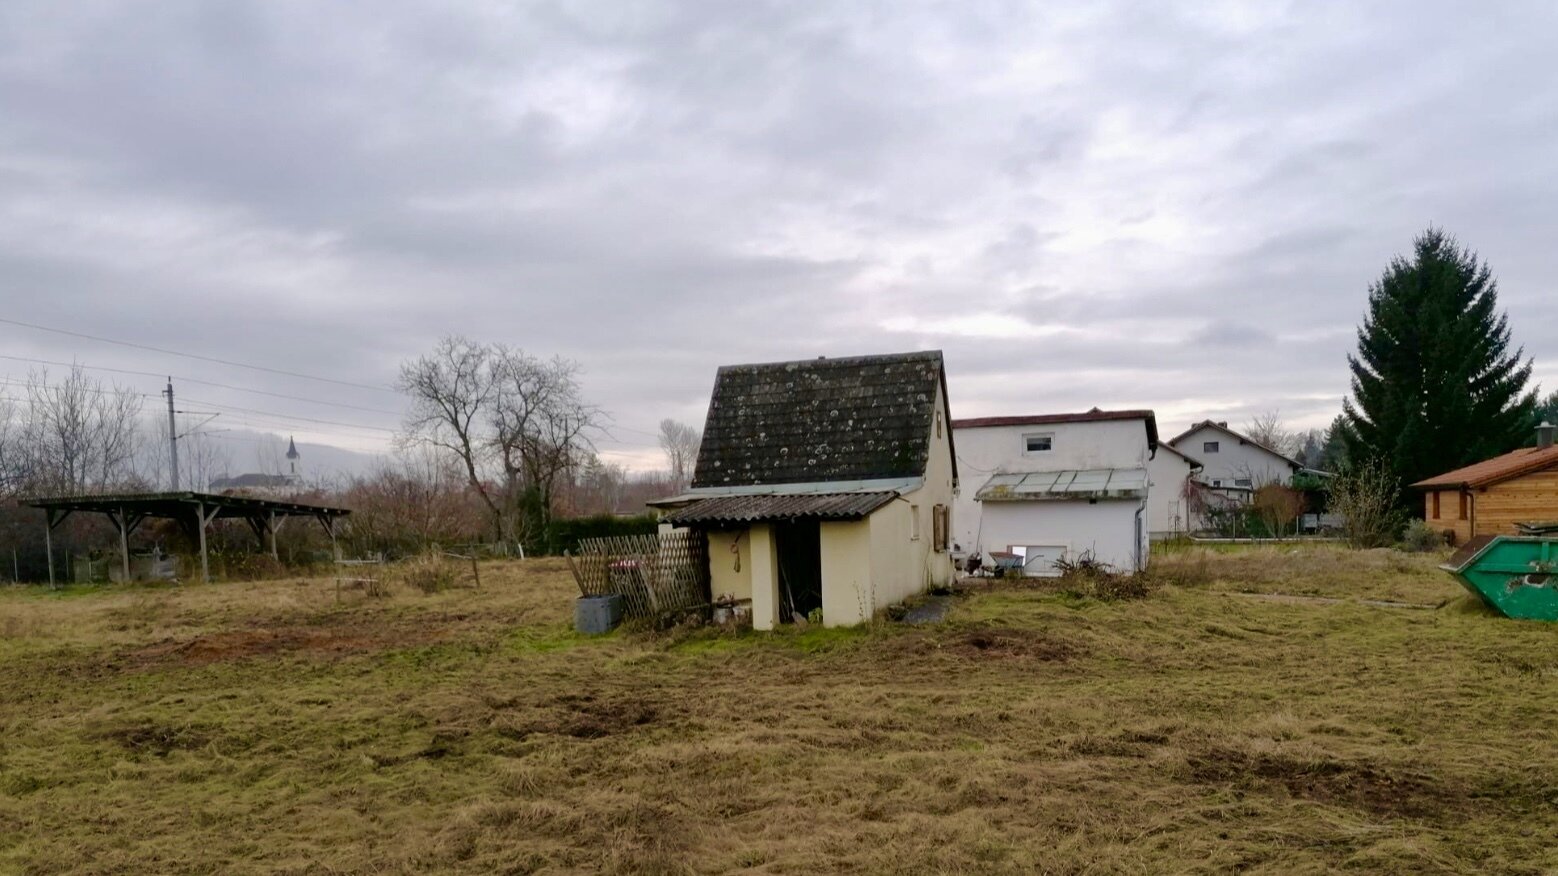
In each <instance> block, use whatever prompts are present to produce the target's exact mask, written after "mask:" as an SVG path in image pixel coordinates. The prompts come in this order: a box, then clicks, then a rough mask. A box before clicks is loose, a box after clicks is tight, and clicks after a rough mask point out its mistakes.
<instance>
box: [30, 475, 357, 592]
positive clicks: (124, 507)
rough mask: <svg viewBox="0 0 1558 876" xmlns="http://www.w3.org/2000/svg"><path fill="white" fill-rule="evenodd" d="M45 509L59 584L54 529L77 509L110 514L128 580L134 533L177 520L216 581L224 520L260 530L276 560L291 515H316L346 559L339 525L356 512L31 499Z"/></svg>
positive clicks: (186, 495) (128, 499)
mask: <svg viewBox="0 0 1558 876" xmlns="http://www.w3.org/2000/svg"><path fill="white" fill-rule="evenodd" d="M26 504H27V505H29V506H31V507H33V508H42V509H43V513H44V516H45V522H46V524H47V527H46V528H45V529H44V534H43V540H44V547H45V549H46V550H47V551H48V554H49V584H50V585H51V586H52V585H53V584H54V536H53V533H54V528H55V527H57V526H59V525H60V524H61V523H62V522H64V520H65V518H66V517H69V516H70V515H71V514H74V513H75V512H77V511H83V512H90V513H94V514H103V515H106V516H107V517H108V519H109V521H110V522H112V523H113V524H114V529H116V530H117V531H118V532H119V552H120V557H121V559H122V561H123V564H124V565H123V570H124V579H125V580H126V581H129V580H130V533H132V532H134V531H135V528H136V527H137V526H139V525H140V524H141V521H143V520H145V519H146V518H148V517H159V518H164V519H169V520H177V521H178V522H179V524H180V525H182V526H183V527H184V528H185V530H186V531H188V532H189V533H190V535H191V536H193V537H195V538H196V539H198V541H199V544H200V577H201V580H203V581H206V582H209V581H210V580H211V567H210V563H209V561H208V559H207V557H206V527H208V526H210V525H211V523H212V522H213V521H215V520H216V519H218V518H221V517H237V518H241V519H243V520H244V521H246V522H247V523H248V524H249V527H250V528H251V529H253V530H254V534H255V537H257V538H258V539H259V541H260V549H261V550H266V549H269V551H270V555H271V557H273V558H276V531H277V530H278V529H280V528H281V525H282V524H283V523H285V522H286V520H287V518H289V517H312V518H314V519H315V520H318V521H319V523H320V525H321V526H323V527H324V528H325V532H326V533H328V534H329V536H330V547H331V549H332V550H333V551H334V552H335V553H336V556H337V557H338V558H339V556H340V548H339V547H338V546H337V545H336V542H335V531H336V525H337V523H338V522H339V521H340V519H341V518H342V517H345V516H346V515H348V514H350V513H352V512H351V511H349V510H348V509H346V508H332V507H329V506H326V505H309V504H305V503H302V502H277V501H272V500H270V499H251V498H248V497H245V496H220V495H216V494H214V493H193V492H183V493H124V494H117V495H104V496H56V497H50V498H37V499H30V500H28V501H27V503H26Z"/></svg>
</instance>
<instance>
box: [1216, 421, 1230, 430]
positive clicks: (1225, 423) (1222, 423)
mask: <svg viewBox="0 0 1558 876" xmlns="http://www.w3.org/2000/svg"><path fill="white" fill-rule="evenodd" d="M1217 425H1219V426H1222V427H1223V428H1224V429H1226V428H1228V421H1227V420H1219V421H1217Z"/></svg>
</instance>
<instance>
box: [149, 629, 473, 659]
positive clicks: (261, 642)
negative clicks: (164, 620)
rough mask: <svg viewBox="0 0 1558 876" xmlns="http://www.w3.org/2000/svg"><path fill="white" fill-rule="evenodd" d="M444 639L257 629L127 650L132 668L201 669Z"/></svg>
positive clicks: (416, 632) (431, 634) (436, 634)
mask: <svg viewBox="0 0 1558 876" xmlns="http://www.w3.org/2000/svg"><path fill="white" fill-rule="evenodd" d="M446 637H447V630H446V629H445V628H442V627H437V626H424V625H418V626H405V627H370V628H358V629H351V628H331V627H309V626H281V627H259V628H255V629H243V630H224V631H222V632H219V633H207V634H205V635H200V636H196V637H195V638H193V639H187V640H184V641H171V640H170V641H166V642H158V643H157V644H155V645H150V646H148V647H145V648H141V649H138V650H136V651H133V652H131V653H130V654H129V655H128V656H129V663H130V664H131V665H132V666H135V665H139V666H157V665H166V664H170V663H171V664H179V665H185V666H204V665H207V664H210V663H220V662H227V661H233V660H246V659H250V658H254V657H266V656H272V655H277V654H289V653H297V654H314V655H325V656H338V655H343V654H353V653H361V652H364V651H380V650H387V649H390V648H405V647H409V646H415V645H424V644H428V643H430V642H435V641H438V640H440V639H443V638H446Z"/></svg>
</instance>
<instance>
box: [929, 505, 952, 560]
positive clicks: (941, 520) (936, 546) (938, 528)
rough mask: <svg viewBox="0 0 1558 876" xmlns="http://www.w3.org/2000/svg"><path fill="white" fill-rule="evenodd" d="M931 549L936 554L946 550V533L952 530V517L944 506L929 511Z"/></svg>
mask: <svg viewBox="0 0 1558 876" xmlns="http://www.w3.org/2000/svg"><path fill="white" fill-rule="evenodd" d="M930 525H931V549H932V550H935V551H936V552H937V553H945V552H946V550H947V531H948V530H950V529H951V528H952V515H951V514H950V513H949V509H948V508H947V506H946V505H937V506H935V507H934V508H932V509H931V516H930Z"/></svg>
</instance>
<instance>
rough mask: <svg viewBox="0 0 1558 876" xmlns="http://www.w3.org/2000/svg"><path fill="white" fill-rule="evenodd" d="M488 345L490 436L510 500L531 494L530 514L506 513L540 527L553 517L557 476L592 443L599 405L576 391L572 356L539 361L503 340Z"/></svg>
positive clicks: (571, 466)
mask: <svg viewBox="0 0 1558 876" xmlns="http://www.w3.org/2000/svg"><path fill="white" fill-rule="evenodd" d="M491 349H492V355H493V375H494V378H495V379H494V393H493V406H492V408H493V413H492V418H491V424H492V429H493V433H492V439H491V440H492V443H493V445H494V447H495V448H496V450H497V455H498V459H499V460H500V461H501V463H502V465H503V475H504V483H505V485H506V486H507V488H508V493H509V496H510V498H511V501H517V500H519V499H521V497H522V496H523V495H524V494H525V492H527V491H530V492H532V493H533V494H534V496H535V501H534V502H533V503H532V505H531V507H532V508H533V510H534V512H535V514H534V519H532V520H526V519H524V517H523V516H522V515H521V516H519V517H518V518H514V517H511V518H510V519H511V520H515V521H516V522H517V523H519V524H520V525H529V526H533V527H535V528H539V529H541V530H543V531H544V528H545V527H546V525H547V524H548V523H550V522H551V516H552V507H553V502H554V500H555V498H556V493H557V487H558V484H559V479H560V478H561V477H562V476H563V475H564V474H565V473H568V472H571V471H573V470H575V469H576V468H578V467H579V466H580V465H581V464H582V463H583V462H584V461H585V459H586V455H587V453H588V452H589V451H590V450H592V449H593V448H592V447H591V444H590V437H589V433H590V432H592V431H593V430H594V429H595V428H597V426H598V425H599V421H600V411H599V409H597V408H596V407H594V406H593V405H589V404H586V403H585V402H584V400H583V399H582V398H581V397H580V394H579V381H578V375H579V365H578V363H576V362H574V361H573V360H571V359H564V358H562V357H556V358H553V359H551V360H549V361H543V360H541V359H537V358H536V357H534V356H530V355H527V354H526V353H524V352H522V351H519V350H511V349H509V348H507V347H504V346H501V345H498V346H494V347H493V348H491ZM527 534H533V533H527ZM511 537H512V534H511Z"/></svg>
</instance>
